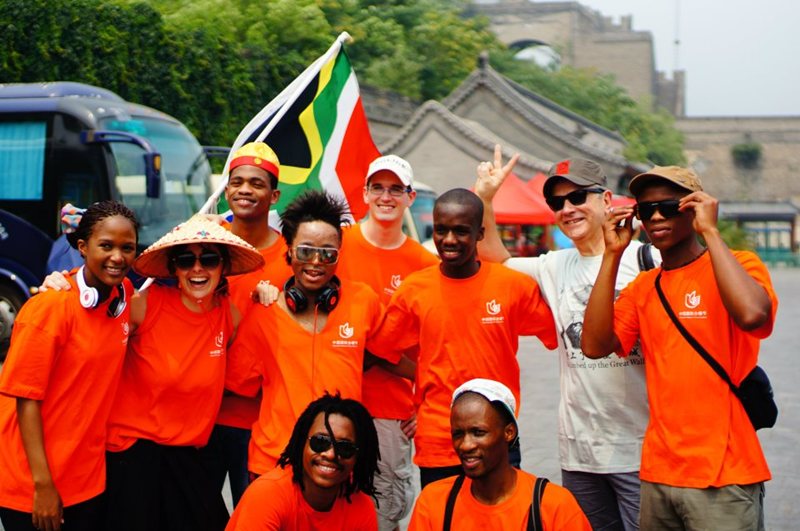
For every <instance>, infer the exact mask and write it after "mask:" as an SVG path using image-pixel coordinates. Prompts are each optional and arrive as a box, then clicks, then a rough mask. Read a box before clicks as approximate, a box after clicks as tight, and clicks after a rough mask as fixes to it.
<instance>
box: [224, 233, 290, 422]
mask: <svg viewBox="0 0 800 531" xmlns="http://www.w3.org/2000/svg"><path fill="white" fill-rule="evenodd" d="M286 250H287V247H286V242H285V241H284V239H283V238H282V237H281V238H278V239H277V240H276V241H275V242H274V243H273V244H272V245H270V246H269V247H267V248H265V249H259V250H258V252H259V253H261V256H263V257H264V265H263V266H262V267H261V268H260V269H257V270H255V271H251V272H249V273H245V274H243V275H233V276H229V277H228V285H229V286H230V292H231V302H232V303H233V304H234V306H236V309H237V310H239V313H240V314H241V315H242V316H245V315H247V312H248V311H249V310H250V308H251V307H252V306H253V304H255V303H254V302H253V299H252V298H251V293H252V292H253V290H254V289H255V288H256V284H258V282H259V281H261V280H268V281H269V282H270V284H272V285H274V286H277V287H278V289H283V283H284V282H286V279H287V278H289V277H290V276H292V269H291V268H290V267H289V265H288V264H287V263H286ZM260 404H261V399H260V398H259V397H256V398H250V397H244V396H239V395H234V394H225V395H223V397H222V404H220V406H219V415H217V424H222V425H223V426H233V427H234V428H244V429H248V430H249V429H250V426H252V425H253V423H254V422H255V421H256V419H257V418H258V408H259V406H260Z"/></svg>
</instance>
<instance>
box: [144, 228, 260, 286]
mask: <svg viewBox="0 0 800 531" xmlns="http://www.w3.org/2000/svg"><path fill="white" fill-rule="evenodd" d="M193 243H216V244H217V245H225V246H226V247H227V248H228V252H229V253H230V257H231V268H230V271H229V272H228V273H227V274H229V275H239V274H241V273H247V272H249V271H253V270H254V269H258V268H259V267H261V266H263V265H264V257H262V256H261V254H260V253H259V252H258V251H257V250H256V248H255V247H253V246H252V245H250V244H249V243H247V242H246V241H244V240H243V239H241V238H239V237H238V236H236V235H234V234H232V233H231V232H230V231H228V230H225V229H224V228H223V227H221V226H220V225H219V224H218V223H216V222H214V221H211V220H209V219H208V218H206V217H205V216H203V215H196V216H193V217H192V218H191V219H189V221H186V222H185V223H181V224H180V225H178V226H177V227H175V228H174V229H172V230H171V231H170V232H168V233H167V234H165V235H164V236H162V237H161V238H160V239H159V240H158V241H157V242H155V243H154V244H153V245H151V246H150V247H148V248H147V249H145V250H144V252H143V253H142V254H141V255H139V257H138V258H137V259H136V261H135V262H134V263H133V268H134V269H135V270H136V272H137V273H139V274H140V275H143V276H146V277H159V278H165V277H171V276H173V275H171V274H170V272H169V267H168V266H167V254H168V253H167V250H168V249H169V248H170V247H173V246H175V245H191V244H193Z"/></svg>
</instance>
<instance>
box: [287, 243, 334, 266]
mask: <svg viewBox="0 0 800 531" xmlns="http://www.w3.org/2000/svg"><path fill="white" fill-rule="evenodd" d="M292 254H293V255H294V259H295V260H297V261H298V262H312V261H314V257H315V256H316V257H317V259H318V260H319V262H320V263H321V264H335V263H336V262H338V261H339V249H334V248H333V247H312V246H310V245H298V246H297V247H295V248H294V249H292Z"/></svg>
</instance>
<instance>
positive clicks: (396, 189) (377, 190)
mask: <svg viewBox="0 0 800 531" xmlns="http://www.w3.org/2000/svg"><path fill="white" fill-rule="evenodd" d="M367 190H369V193H371V194H372V195H375V196H379V197H380V196H382V195H383V193H384V192H386V191H388V192H389V195H390V196H392V197H400V196H401V195H403V194H405V193H410V192H411V187H410V186H406V187H403V186H400V185H399V184H394V185H392V186H390V187H388V188H385V187H384V186H383V185H382V184H378V183H375V184H371V185H369V188H367Z"/></svg>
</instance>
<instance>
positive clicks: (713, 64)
mask: <svg viewBox="0 0 800 531" xmlns="http://www.w3.org/2000/svg"><path fill="white" fill-rule="evenodd" d="M580 2H581V3H582V4H584V5H586V6H589V7H591V8H593V9H595V10H598V11H600V12H601V13H603V14H604V15H606V16H612V17H614V19H615V21H619V17H620V16H621V15H633V29H634V30H642V31H650V32H652V33H653V37H654V39H655V51H656V68H657V69H658V70H663V71H666V72H670V73H671V72H672V70H673V68H674V67H675V47H674V45H673V42H674V40H675V30H676V24H675V21H676V5H677V4H678V2H679V3H680V9H679V13H680V17H679V19H680V20H679V22H680V23H679V25H678V31H679V38H680V47H679V52H678V58H677V59H678V60H677V65H678V68H681V69H684V70H686V113H687V115H689V116H732V115H740V116H759V115H765V116H768V115H800V1H798V0H757V1H753V0H580ZM670 76H671V74H670Z"/></svg>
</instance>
